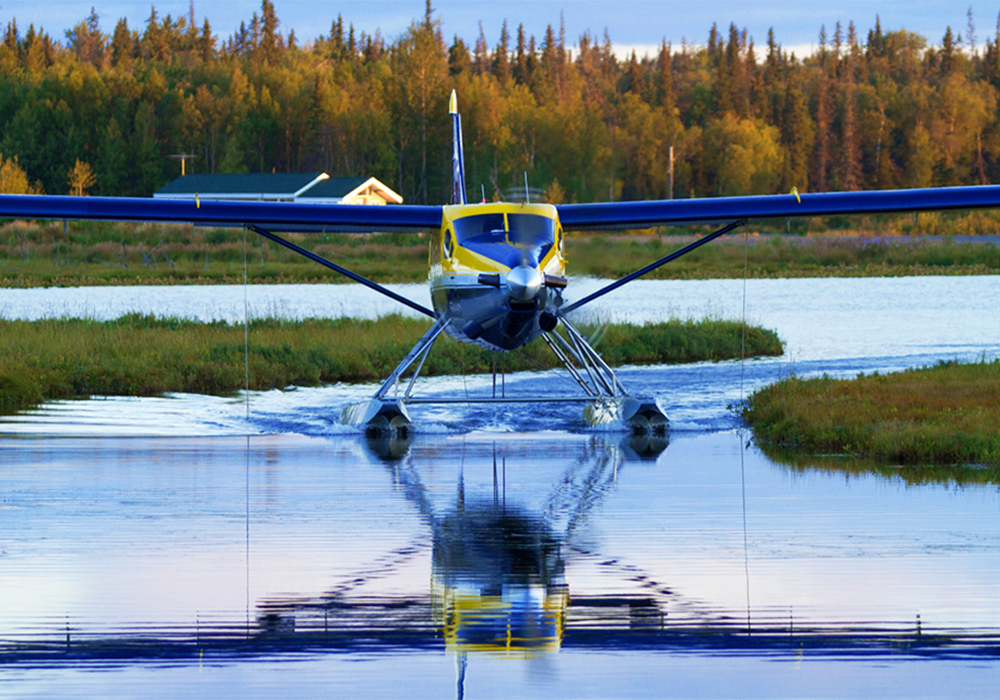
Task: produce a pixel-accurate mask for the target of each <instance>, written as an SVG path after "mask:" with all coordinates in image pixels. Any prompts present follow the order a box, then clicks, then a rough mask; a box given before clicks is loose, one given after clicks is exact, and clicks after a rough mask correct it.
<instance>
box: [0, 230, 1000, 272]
mask: <svg viewBox="0 0 1000 700" xmlns="http://www.w3.org/2000/svg"><path fill="white" fill-rule="evenodd" d="M987 214H988V213H984V212H973V213H971V214H968V215H966V216H965V217H964V218H963V217H957V218H951V219H948V218H945V217H944V215H938V214H921V215H920V216H919V217H918V226H917V227H914V226H912V224H911V223H908V222H910V221H911V219H910V217H907V218H906V219H905V220H904V221H900V220H898V218H897V219H894V220H891V221H888V222H883V223H882V224H879V223H878V222H875V221H871V220H868V219H864V220H863V221H862V222H861V223H863V224H865V225H867V226H869V228H867V229H866V228H861V229H829V228H828V229H825V232H826V233H830V232H833V233H835V234H837V235H835V236H828V235H812V233H813V232H812V229H813V228H815V226H816V224H815V220H811V219H810V220H804V221H806V222H807V223H808V225H807V226H804V230H806V231H807V232H809V233H810V235H805V236H794V235H793V236H783V235H765V236H762V235H758V234H760V233H767V232H768V231H769V230H770V228H774V227H773V226H772V227H768V226H767V225H760V226H755V227H754V228H753V229H752V233H751V234H750V235H749V236H748V238H747V241H748V242H749V248H748V251H747V258H748V264H747V274H748V276H750V277H754V278H766V277H820V276H856V277H861V276H880V277H884V276H899V275H942V274H962V275H968V274H996V273H997V272H1000V246H997V245H994V244H993V243H990V242H984V243H978V242H955V241H954V240H952V239H951V238H950V237H945V238H943V239H937V240H935V239H923V238H914V237H911V236H908V235H893V234H905V233H909V232H914V233H915V232H918V231H926V232H939V231H947V232H950V233H954V234H962V235H965V234H966V233H968V232H973V233H975V232H994V231H995V230H1000V228H998V226H1000V224H998V222H997V221H994V219H993V218H990V217H989V216H987ZM823 222H824V224H825V225H828V226H830V225H836V224H838V223H841V222H839V221H836V220H833V221H827V220H823ZM855 223H857V222H855ZM995 224H996V225H995ZM880 226H881V228H880ZM796 228H800V227H798V226H797V227H796ZM911 229H912V231H911ZM664 231H684V230H683V229H664ZM707 231H708V229H707V228H704V229H703V230H702V229H699V228H698V227H695V229H694V232H696V233H706V232H707ZM934 235H940V234H939V233H934ZM949 235H950V234H949ZM288 237H289V238H290V239H291V240H293V241H294V242H295V243H297V244H299V245H301V246H303V247H305V248H307V249H310V250H313V251H314V252H316V253H318V254H320V255H322V256H324V257H327V258H329V259H331V260H333V261H334V262H336V263H338V264H341V265H343V266H345V267H347V268H349V269H352V270H354V271H355V272H357V273H359V274H361V275H363V276H365V277H368V278H370V279H373V280H375V281H377V282H383V283H388V282H419V281H423V280H426V279H427V260H428V252H429V250H428V237H427V235H426V234H420V233H405V234H404V233H392V234H389V233H385V234H368V235H353V234H288ZM690 240H693V236H692V235H691V232H690V231H688V232H686V233H685V235H681V236H678V235H652V236H651V235H648V232H644V234H643V235H633V234H628V233H618V234H613V235H608V234H587V235H573V236H570V237H569V238H567V242H566V255H567V259H568V271H569V273H570V274H571V275H576V276H591V277H603V278H609V279H612V278H618V277H621V276H623V275H625V274H628V273H629V272H632V271H634V270H636V269H639V268H640V267H643V266H645V265H647V264H648V263H650V262H652V261H653V260H656V259H657V258H660V257H663V256H665V255H667V254H668V253H670V252H671V251H673V250H676V249H678V248H680V247H681V246H682V245H684V244H685V243H687V242H689V241H690ZM745 245H746V242H745V241H744V237H743V236H742V235H740V234H739V233H736V234H731V235H730V236H729V237H726V238H724V239H721V240H720V241H717V242H715V243H713V244H711V245H707V246H704V247H703V248H699V249H698V250H696V251H695V252H693V253H691V254H689V255H687V256H685V257H683V258H681V259H679V260H677V261H676V262H674V263H671V264H669V265H665V266H663V267H661V268H659V269H658V270H656V271H655V272H653V273H652V274H650V275H649V278H650V279H704V278H733V277H742V276H743V269H744V268H743V257H744V247H745ZM244 252H246V256H247V274H248V278H249V279H250V281H251V282H256V283H267V282H284V283H294V282H344V281H346V280H345V279H344V278H343V277H341V276H340V275H338V274H336V273H334V272H331V271H328V270H326V269H325V268H323V267H321V266H319V265H316V264H315V263H313V262H311V261H309V260H305V259H304V258H300V257H298V256H297V255H295V254H294V253H292V252H291V251H288V250H285V249H284V248H282V247H280V246H278V245H277V244H274V243H270V242H265V241H262V240H261V239H260V238H259V237H257V236H255V235H253V234H248V235H247V237H246V245H245V247H244V234H243V231H242V230H240V229H202V228H194V229H192V227H191V226H182V225H177V224H130V223H118V224H109V223H104V222H73V223H71V224H69V225H68V226H67V227H66V233H65V234H64V233H63V227H62V224H61V222H49V223H44V222H24V221H15V222H10V223H8V224H6V225H4V226H2V227H0V286H6V287H31V286H46V285H59V286H86V285H103V284H120V285H127V284H212V283H235V282H241V281H242V279H243V278H242V275H243V258H244Z"/></svg>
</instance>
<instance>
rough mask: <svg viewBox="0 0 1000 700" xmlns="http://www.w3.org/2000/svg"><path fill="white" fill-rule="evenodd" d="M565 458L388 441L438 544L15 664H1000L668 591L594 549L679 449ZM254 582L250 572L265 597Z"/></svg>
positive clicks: (596, 450) (988, 645) (951, 644)
mask: <svg viewBox="0 0 1000 700" xmlns="http://www.w3.org/2000/svg"><path fill="white" fill-rule="evenodd" d="M559 445H560V447H559V450H560V451H558V452H555V453H551V449H550V450H549V451H548V452H549V453H547V454H546V457H545V459H544V460H543V461H539V458H538V457H537V455H538V454H539V448H538V443H537V442H533V443H531V444H530V447H529V446H527V445H525V444H523V443H519V442H517V441H512V442H507V441H505V440H504V439H503V438H502V437H501V438H499V439H498V440H497V441H496V448H494V446H493V444H491V443H482V442H479V443H477V442H475V440H471V441H470V440H469V439H468V438H466V439H465V440H463V441H462V444H461V445H459V446H458V449H444V446H443V445H442V444H440V443H435V442H430V443H428V444H423V443H422V442H421V441H420V440H418V441H417V442H416V443H412V444H411V443H409V442H408V441H405V440H398V439H393V440H389V439H385V440H373V441H372V442H371V443H370V447H369V449H370V451H371V453H372V454H373V456H374V457H375V459H376V460H377V462H378V466H377V470H378V471H382V472H383V473H384V474H385V475H386V476H388V477H389V478H390V479H391V484H392V489H393V490H394V491H395V492H397V493H398V494H399V496H401V497H402V498H403V499H405V501H406V502H407V503H409V504H412V506H413V509H414V511H415V512H416V513H417V514H418V517H419V519H420V521H421V522H422V523H423V524H424V525H425V527H426V528H427V529H429V530H430V531H431V535H432V536H431V537H429V538H428V537H427V536H426V532H424V531H423V530H422V529H421V528H416V529H415V531H414V533H413V540H412V541H411V543H410V544H405V545H403V546H400V547H398V548H396V549H391V548H388V547H380V545H381V543H380V542H377V541H361V542H356V543H354V544H353V545H347V546H349V547H354V548H355V549H357V548H359V547H360V548H363V549H364V550H365V551H379V550H381V551H383V552H384V553H383V554H379V555H375V554H372V555H371V556H372V557H373V558H372V559H371V560H370V564H368V565H367V566H363V567H358V568H356V569H351V570H350V571H349V572H343V571H341V572H340V574H339V578H338V581H339V583H338V584H337V585H335V586H333V587H331V588H328V589H327V590H325V591H323V592H319V593H317V594H315V595H311V594H306V595H274V596H269V597H266V598H262V599H258V600H256V601H253V602H251V601H250V600H249V599H248V600H247V607H246V616H245V618H244V616H243V614H242V610H241V614H239V615H237V616H235V617H234V616H233V615H232V614H228V613H227V614H224V615H220V614H218V613H216V614H209V615H208V616H206V615H205V614H204V612H205V611H202V613H203V614H202V615H201V617H200V619H199V620H198V623H197V625H195V622H194V621H193V620H191V619H188V618H185V619H184V620H172V621H169V622H168V623H167V624H164V625H162V626H156V627H151V628H150V627H144V626H143V625H141V624H131V623H129V624H126V625H123V626H121V627H120V628H118V629H108V628H101V629H98V630H92V631H88V630H87V629H81V628H79V627H74V629H73V630H72V631H71V630H70V628H69V626H68V625H67V627H66V628H65V630H63V629H62V628H61V627H60V626H57V627H51V626H45V627H44V628H42V629H39V631H38V632H37V633H35V632H30V633H26V634H24V635H19V636H18V637H17V638H16V639H0V664H3V665H8V666H9V665H12V664H34V665H39V664H42V665H59V664H79V663H92V662H93V663H98V664H106V663H130V662H144V661H150V662H154V663H163V662H165V661H169V660H173V659H177V660H180V659H192V658H193V659H198V658H199V657H201V656H202V655H204V659H205V660H206V661H207V660H208V659H214V660H223V661H225V660H227V659H245V658H252V657H254V656H257V655H260V656H268V657H271V658H274V657H276V656H285V655H289V656H294V657H296V658H299V655H301V654H325V653H329V652H336V653H341V652H346V653H349V654H357V653H360V654H379V653H389V654H392V653H398V652H401V651H404V652H411V651H417V652H422V651H427V652H431V653H440V652H441V651H444V650H448V651H450V652H451V653H453V654H454V656H455V658H456V660H457V661H458V670H459V680H460V681H461V680H462V678H463V674H464V668H465V660H466V659H469V658H473V657H474V655H476V654H480V653H486V654H491V655H498V656H504V657H515V658H525V657H533V656H538V655H544V654H551V653H552V652H555V651H556V650H559V651H560V653H566V652H571V651H588V652H592V651H597V652H607V651H609V650H614V651H615V652H629V651H631V650H637V651H642V650H647V651H648V650H656V651H666V652H671V651H681V652H692V651H693V652H698V653H708V654H713V653H716V654H717V653H723V654H729V653H751V654H754V655H758V656H759V655H768V654H773V655H782V654H800V653H807V654H809V655H812V656H823V655H827V656H832V655H836V656H842V655H844V654H864V655H865V656H867V657H871V656H873V655H874V656H878V655H893V656H894V657H896V658H898V657H899V655H900V654H901V653H905V654H909V655H911V656H913V655H918V656H920V657H934V656H937V657H954V656H958V655H967V656H982V655H995V653H996V636H995V631H992V630H989V629H986V630H982V631H979V630H967V631H962V630H957V631H953V632H949V633H944V632H942V631H941V630H935V631H934V632H933V633H928V632H927V630H924V631H923V632H921V629H920V627H919V625H917V626H914V625H906V624H904V623H898V622H897V623H888V622H886V623H880V622H858V623H852V624H837V623H833V624H824V623H821V622H816V621H815V620H813V621H802V622H800V621H799V620H798V619H796V620H795V621H794V624H793V621H792V619H791V617H790V611H789V608H787V607H782V608H781V609H775V610H760V609H755V610H754V611H753V619H752V622H753V626H752V630H751V629H750V627H749V623H750V615H749V610H734V609H732V608H723V607H719V606H717V605H713V604H712V603H710V602H704V601H699V600H694V599H691V598H689V597H687V596H686V595H684V594H682V593H680V592H679V591H677V590H675V589H673V588H672V587H668V586H667V585H665V584H664V583H663V582H662V581H658V580H656V579H655V577H654V576H652V575H650V573H649V572H648V571H645V570H643V568H642V562H641V561H639V562H635V561H632V562H630V561H628V560H627V559H626V558H624V557H623V558H621V559H619V558H618V556H617V553H615V552H608V551H602V548H601V547H600V546H598V545H597V544H595V543H594V538H593V536H592V535H593V526H594V525H599V524H600V518H599V517H598V516H599V514H600V512H601V510H602V508H603V507H604V506H607V505H610V504H611V502H612V500H613V499H614V497H615V494H616V491H617V489H618V484H619V483H621V477H622V475H623V474H625V475H628V476H629V478H630V480H631V478H632V477H633V476H634V472H636V471H640V470H643V469H645V468H646V466H647V465H648V464H650V460H657V455H659V454H660V453H661V452H662V451H663V449H664V448H665V447H666V444H665V443H664V442H660V443H658V444H650V443H648V442H647V443H645V444H643V443H641V442H637V443H630V442H628V441H624V442H621V443H613V442H608V441H607V440H605V439H602V438H597V437H592V438H590V439H584V438H581V439H580V440H578V441H569V442H567V441H566V440H562V441H560V443H559ZM453 447H454V444H453ZM550 447H551V445H550ZM494 449H495V450H496V451H495V453H494ZM542 452H546V450H542ZM494 454H496V459H495V461H494ZM657 461H659V462H661V463H662V461H663V458H662V457H660V458H659V460H657ZM662 466H663V465H662V464H661V465H660V467H661V468H662ZM546 470H548V471H546ZM532 474H535V475H537V480H536V481H531V480H530V478H529V477H530V476H531V475H532ZM526 479H528V481H526ZM537 484H548V485H550V486H549V487H548V488H545V487H542V488H537V487H536V486H537ZM633 486H634V484H633ZM491 490H492V493H491ZM525 499H532V500H531V501H530V502H528V501H526V500H525ZM390 500H391V499H390ZM248 517H249V510H248ZM407 529H408V530H413V529H414V528H412V526H411V527H408V528H407ZM386 550H389V551H386ZM310 551H311V550H310ZM428 569H429V572H428ZM249 573H250V569H249V564H248V569H247V576H248V579H247V590H248V591H249V589H250V583H249ZM428 573H429V576H428ZM678 573H679V574H682V573H684V572H678ZM414 574H415V576H414ZM428 578H429V579H430V580H429V581H428ZM71 632H72V641H71Z"/></svg>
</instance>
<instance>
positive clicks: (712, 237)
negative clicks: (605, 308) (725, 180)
mask: <svg viewBox="0 0 1000 700" xmlns="http://www.w3.org/2000/svg"><path fill="white" fill-rule="evenodd" d="M746 222H747V220H746V219H739V220H737V221H734V222H733V223H731V224H729V225H728V226H723V227H722V228H720V229H719V230H718V231H716V232H715V233H710V234H709V235H707V236H705V237H704V238H699V239H698V240H697V241H695V242H694V243H691V244H690V245H687V246H684V247H683V248H681V249H680V250H676V251H674V252H673V253H671V254H670V255H668V256H667V257H665V258H660V259H659V260H657V261H656V262H654V263H650V264H649V265H646V267H644V268H642V269H641V270H636V271H635V272H633V273H631V274H629V275H625V276H624V277H622V278H621V279H620V280H617V281H615V282H612V283H611V284H609V285H608V286H607V287H603V288H601V289H598V290H597V291H596V292H594V293H593V294H591V295H590V296H586V297H584V298H583V299H581V300H580V301H575V302H573V303H572V304H570V305H569V306H564V307H562V308H561V309H559V315H560V316H562V315H564V314H568V313H569V312H570V311H573V310H574V309H579V308H580V307H581V306H583V305H584V304H589V303H590V302H592V301H594V299H598V298H600V297H602V296H604V295H605V294H607V293H608V292H613V291H614V290H616V289H618V288H619V287H621V286H622V285H625V284H628V283H629V282H631V281H632V280H634V279H636V278H638V277H642V276H643V275H645V274H646V273H647V272H652V271H653V270H655V269H656V268H658V267H660V266H661V265H666V264H667V263H668V262H670V261H671V260H676V259H677V258H679V257H681V256H682V255H687V254H688V253H690V252H691V251H692V250H694V249H695V248H698V247H700V246H703V245H705V244H706V243H709V242H710V241H714V240H715V239H716V238H718V237H719V236H724V235H725V234H727V233H729V232H730V231H732V230H733V229H735V228H739V227H740V226H743V225H744V224H746Z"/></svg>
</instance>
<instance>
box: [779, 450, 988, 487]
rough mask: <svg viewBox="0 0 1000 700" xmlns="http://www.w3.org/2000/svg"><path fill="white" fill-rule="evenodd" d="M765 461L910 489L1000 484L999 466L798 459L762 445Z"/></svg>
mask: <svg viewBox="0 0 1000 700" xmlns="http://www.w3.org/2000/svg"><path fill="white" fill-rule="evenodd" d="M761 447H762V449H763V451H764V454H766V455H767V456H768V458H769V459H771V460H773V461H775V462H777V463H779V464H782V465H784V466H785V467H787V468H788V469H790V470H792V471H794V472H797V473H800V474H805V473H809V472H821V473H824V474H840V475H847V476H866V475H869V474H874V475H877V476H880V477H883V478H886V479H899V480H901V481H903V482H904V483H906V484H907V485H910V486H920V485H923V484H953V485H955V486H984V485H990V484H1000V466H981V465H975V464H887V463H885V462H880V461H878V460H875V459H866V458H863V457H860V458H859V457H848V456H845V455H802V454H799V453H797V452H796V451H794V450H789V449H784V448H781V447H776V446H774V445H762V446H761Z"/></svg>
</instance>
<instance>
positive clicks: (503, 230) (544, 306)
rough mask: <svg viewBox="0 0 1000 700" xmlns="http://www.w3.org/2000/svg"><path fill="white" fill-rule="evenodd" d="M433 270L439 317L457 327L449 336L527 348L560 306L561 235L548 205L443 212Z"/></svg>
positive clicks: (452, 207) (471, 206) (563, 279)
mask: <svg viewBox="0 0 1000 700" xmlns="http://www.w3.org/2000/svg"><path fill="white" fill-rule="evenodd" d="M429 263H430V265H429V275H428V276H429V280H430V286H431V299H432V302H433V307H434V311H435V313H437V314H438V315H439V316H443V315H447V316H448V317H449V318H450V319H452V321H451V322H450V323H449V325H448V328H447V332H448V333H449V334H450V335H452V336H453V337H455V338H457V339H458V340H461V341H464V342H472V343H476V344H478V345H481V346H483V347H486V348H490V349H494V350H513V349H514V348H518V347H521V346H522V345H524V344H526V343H528V342H530V341H531V340H534V339H535V338H536V337H538V335H539V334H540V333H541V332H542V330H543V328H542V327H540V325H539V321H540V319H541V318H542V316H543V314H546V313H549V314H552V315H554V314H555V312H556V310H557V309H558V307H559V305H560V304H562V290H563V289H564V288H565V286H566V277H565V270H566V258H565V254H564V246H563V230H562V227H561V226H560V224H559V214H558V212H557V211H556V208H555V207H554V206H552V205H550V204H519V203H509V202H495V203H484V204H456V205H450V206H445V207H443V213H442V220H441V227H440V229H439V230H438V231H437V235H436V236H434V237H432V240H431V244H430V260H429ZM542 323H543V325H544V321H543V322H542Z"/></svg>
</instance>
